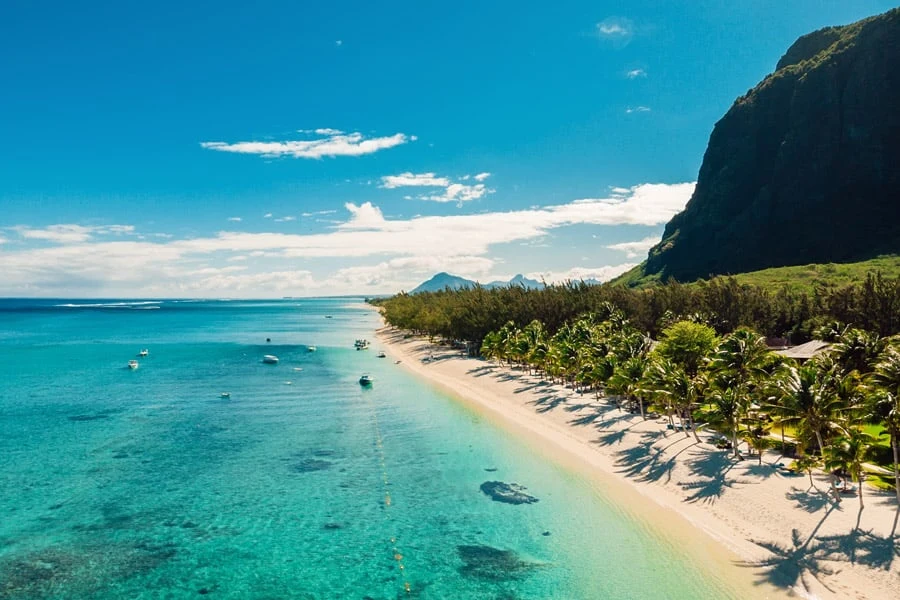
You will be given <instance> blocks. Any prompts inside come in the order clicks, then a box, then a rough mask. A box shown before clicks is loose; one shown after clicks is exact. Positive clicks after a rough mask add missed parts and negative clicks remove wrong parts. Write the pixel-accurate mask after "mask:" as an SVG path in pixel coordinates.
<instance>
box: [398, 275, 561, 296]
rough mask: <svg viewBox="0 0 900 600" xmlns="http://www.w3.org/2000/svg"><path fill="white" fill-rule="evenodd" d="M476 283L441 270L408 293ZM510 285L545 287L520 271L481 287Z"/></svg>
mask: <svg viewBox="0 0 900 600" xmlns="http://www.w3.org/2000/svg"><path fill="white" fill-rule="evenodd" d="M476 285H479V283H478V282H477V281H472V280H471V279H466V278H465V277H459V276H457V275H451V274H450V273H446V272H443V271H442V272H440V273H438V274H436V275H435V276H434V277H432V278H431V279H429V280H428V281H423V282H422V283H420V284H419V285H417V286H416V287H415V288H414V289H413V290H412V291H411V292H410V294H418V293H421V292H439V291H442V290H445V289H447V288H450V289H451V290H459V289H462V288H471V287H475V286H476ZM510 286H514V287H522V288H525V289H527V290H535V289H541V288H543V287H545V286H544V284H543V283H542V282H540V281H536V280H534V279H529V278H527V277H525V276H524V275H522V274H521V273H520V274H518V275H516V276H515V277H513V278H512V279H510V280H509V281H492V282H490V283H486V284H484V285H483V287H485V288H487V289H494V288H503V287H510Z"/></svg>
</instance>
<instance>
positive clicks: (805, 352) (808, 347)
mask: <svg viewBox="0 0 900 600" xmlns="http://www.w3.org/2000/svg"><path fill="white" fill-rule="evenodd" d="M830 347H831V344H829V343H828V342H823V341H822V340H812V341H811V342H806V343H805V344H800V345H799V346H793V347H792V348H785V349H784V350H776V351H775V352H776V353H777V354H780V355H782V356H786V357H788V358H795V359H799V360H807V359H810V358H812V357H813V356H816V355H817V354H820V353H821V352H823V351H825V350H827V349H828V348H830Z"/></svg>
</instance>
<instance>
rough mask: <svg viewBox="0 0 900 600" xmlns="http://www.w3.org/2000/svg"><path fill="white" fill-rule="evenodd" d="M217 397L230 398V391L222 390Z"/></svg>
mask: <svg viewBox="0 0 900 600" xmlns="http://www.w3.org/2000/svg"><path fill="white" fill-rule="evenodd" d="M219 398H231V392H222V393H221V394H219Z"/></svg>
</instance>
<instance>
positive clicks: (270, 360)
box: [263, 354, 278, 365]
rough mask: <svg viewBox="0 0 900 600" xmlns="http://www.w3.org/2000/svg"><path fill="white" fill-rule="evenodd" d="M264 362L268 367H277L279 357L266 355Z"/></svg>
mask: <svg viewBox="0 0 900 600" xmlns="http://www.w3.org/2000/svg"><path fill="white" fill-rule="evenodd" d="M263 362H264V363H266V364H267V365H277V364H278V357H277V356H275V355H274V354H266V355H265V356H263Z"/></svg>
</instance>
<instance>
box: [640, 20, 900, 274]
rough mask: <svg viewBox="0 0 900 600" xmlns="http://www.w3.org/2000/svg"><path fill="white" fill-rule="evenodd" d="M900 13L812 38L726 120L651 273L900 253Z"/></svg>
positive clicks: (737, 269)
mask: <svg viewBox="0 0 900 600" xmlns="http://www.w3.org/2000/svg"><path fill="white" fill-rule="evenodd" d="M898 98H900V9H892V10H890V11H888V12H886V13H884V14H882V15H878V16H875V17H870V18H868V19H864V20H862V21H858V22H856V23H853V24H850V25H845V26H841V27H828V28H825V29H821V30H819V31H815V32H812V33H810V34H807V35H804V36H801V37H800V38H799V39H798V40H797V41H795V42H794V43H793V44H792V45H791V46H790V47H789V48H788V50H787V51H786V52H785V54H784V55H783V56H782V57H781V59H780V60H779V61H778V63H777V65H776V70H775V71H774V72H773V73H772V74H770V75H769V76H767V77H766V78H765V79H763V81H761V82H760V83H759V84H758V85H757V86H756V87H754V88H753V89H751V90H750V91H748V92H747V94H745V95H743V96H741V97H739V98H737V99H736V100H735V102H734V104H733V105H732V107H731V108H730V109H729V110H728V112H727V113H726V114H725V115H724V116H723V117H722V119H720V120H719V122H718V123H716V125H715V128H714V129H713V132H712V134H711V135H710V141H709V145H708V147H707V150H706V153H705V155H704V158H703V163H702V166H701V168H700V174H699V177H698V182H697V187H696V189H695V191H694V194H693V195H692V197H691V199H690V201H689V202H688V204H687V206H686V207H685V209H684V210H683V211H682V212H681V213H679V214H678V215H676V216H675V217H673V218H672V220H671V221H669V223H668V224H667V225H666V228H665V232H664V234H663V239H662V241H661V242H660V243H659V244H657V245H656V246H654V247H653V248H652V249H651V250H650V252H649V254H648V258H647V261H646V263H645V265H644V267H643V269H642V275H643V276H644V277H648V276H649V277H653V278H657V279H660V280H666V279H668V278H674V279H676V280H678V281H691V280H695V279H699V278H706V277H710V276H713V275H728V274H734V273H742V272H748V271H756V270H760V269H766V268H771V267H781V266H790V265H801V264H808V263H829V262H851V261H859V260H866V259H870V258H873V257H876V256H879V255H884V254H896V253H898V252H900V199H898V198H900V170H898V169H897V168H896V167H895V166H896V165H897V164H900V144H898V143H897V140H900V102H897V99H898Z"/></svg>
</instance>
